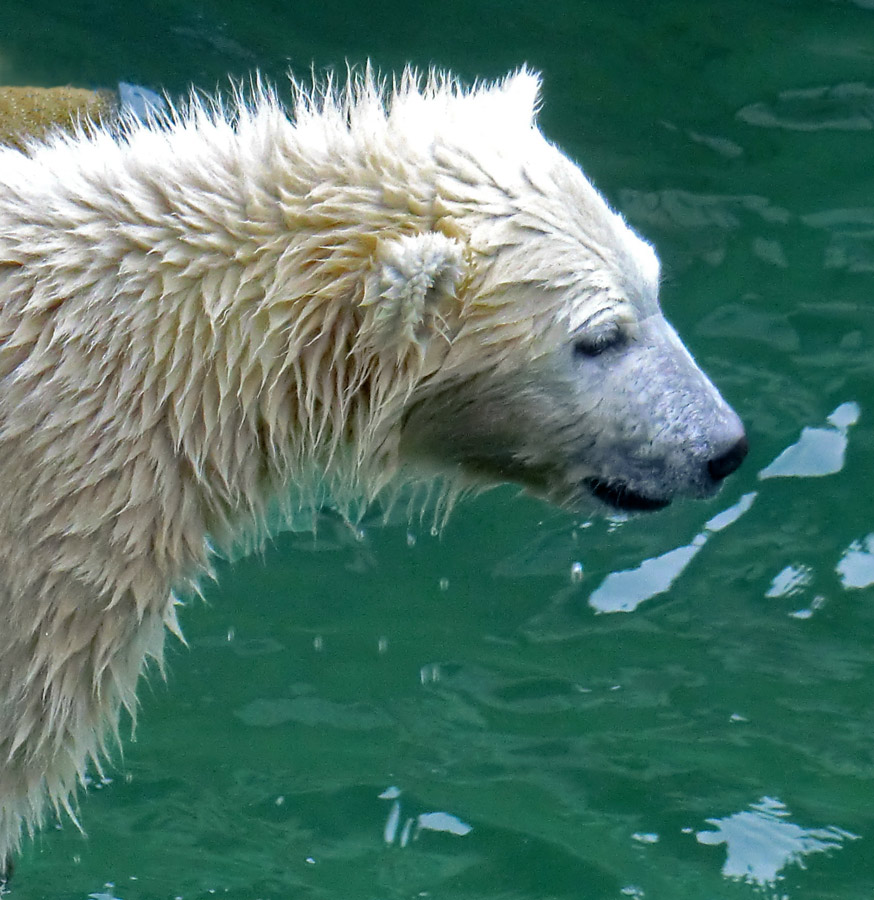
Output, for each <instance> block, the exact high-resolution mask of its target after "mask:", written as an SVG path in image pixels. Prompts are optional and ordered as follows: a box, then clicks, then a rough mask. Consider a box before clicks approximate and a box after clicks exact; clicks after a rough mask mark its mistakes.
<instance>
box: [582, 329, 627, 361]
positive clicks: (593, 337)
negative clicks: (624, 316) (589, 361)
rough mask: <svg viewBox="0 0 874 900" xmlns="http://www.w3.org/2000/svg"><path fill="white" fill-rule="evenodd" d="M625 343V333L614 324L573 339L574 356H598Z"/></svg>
mask: <svg viewBox="0 0 874 900" xmlns="http://www.w3.org/2000/svg"><path fill="white" fill-rule="evenodd" d="M624 343H625V332H624V331H623V330H622V329H621V328H620V327H619V325H618V324H617V323H616V322H610V323H608V324H606V325H604V326H602V327H600V328H594V329H592V330H590V331H587V332H585V333H584V334H578V335H577V336H576V338H574V355H575V356H587V357H593V356H600V355H601V354H602V353H604V352H605V351H607V350H614V349H616V348H617V347H621V346H622V345H623V344H624Z"/></svg>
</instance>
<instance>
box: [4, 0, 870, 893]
mask: <svg viewBox="0 0 874 900" xmlns="http://www.w3.org/2000/svg"><path fill="white" fill-rule="evenodd" d="M367 56H370V57H372V58H373V59H374V61H375V62H376V63H378V64H379V65H380V66H382V67H383V68H386V69H392V68H397V67H399V66H401V65H402V64H404V63H405V62H408V61H412V62H414V63H416V64H419V65H427V64H429V63H431V62H434V63H437V64H439V65H441V66H447V67H451V68H454V69H456V70H458V71H459V72H460V73H462V74H463V75H464V76H465V77H475V76H496V75H498V74H500V73H502V72H504V71H505V70H507V69H508V68H510V67H513V66H515V65H518V64H519V63H521V62H525V61H527V62H529V63H531V64H532V65H534V66H536V67H538V68H540V69H542V70H543V72H544V73H545V107H544V111H543V114H542V124H543V127H544V130H545V131H546V132H547V134H548V135H549V136H550V137H551V138H553V139H555V140H556V141H557V142H559V143H560V144H561V145H562V146H564V147H565V148H566V149H567V150H568V151H569V152H570V153H571V154H572V155H574V156H575V157H577V158H578V159H579V160H580V161H581V162H582V163H583V164H584V166H585V168H586V169H587V171H588V172H589V173H590V174H591V175H592V176H593V178H594V179H595V181H596V183H597V184H598V185H599V186H600V187H601V188H602V190H604V191H605V192H606V194H607V195H608V196H609V197H610V199H611V200H612V201H613V202H614V203H615V204H616V205H617V206H618V207H619V208H620V209H621V210H622V211H623V212H624V213H625V214H626V215H627V216H628V218H629V219H630V221H631V222H632V223H633V224H634V225H635V226H636V227H637V228H639V229H640V230H641V231H642V232H643V233H645V234H646V235H647V236H648V237H649V238H651V239H652V240H653V241H654V242H655V243H656V244H657V246H658V248H659V250H660V253H661V255H662V258H663V261H664V264H665V271H666V279H665V284H664V291H663V302H664V306H665V309H666V310H667V312H668V315H669V316H670V317H671V318H672V320H673V321H674V323H675V324H676V325H677V327H678V329H679V331H680V333H681V334H682V335H683V336H684V337H685V338H686V340H687V342H688V343H689V345H690V346H691V347H692V349H693V351H694V353H695V354H696V356H697V357H698V359H699V361H700V362H701V363H702V364H703V366H704V367H705V368H706V369H707V370H708V372H709V373H710V374H711V375H712V376H713V378H714V380H715V381H716V382H717V383H718V385H719V386H720V388H721V390H722V391H723V393H724V394H725V396H726V397H727V398H728V399H729V400H730V401H731V402H732V403H733V405H734V406H735V407H736V409H737V410H738V412H739V413H740V414H741V415H742V416H743V418H744V420H745V421H746V423H747V426H748V430H749V435H750V440H751V445H752V451H751V454H750V458H749V459H748V461H747V463H746V464H745V465H744V467H743V469H742V470H741V472H740V473H738V475H736V476H735V477H733V478H732V479H730V482H729V484H728V485H727V487H726V489H725V490H724V491H723V493H722V495H721V496H720V497H718V498H717V499H716V500H714V501H712V502H709V503H688V504H682V505H678V506H676V507H674V508H672V509H670V510H668V511H665V512H663V513H660V514H657V515H655V516H652V517H646V518H641V519H633V520H630V521H627V522H623V523H616V522H612V523H611V522H605V521H594V522H591V523H589V522H585V521H580V520H579V519H575V518H573V517H572V516H570V515H566V514H563V513H559V512H556V511H554V510H551V509H549V508H547V507H545V506H543V505H542V504H540V503H537V502H535V501H533V500H528V499H525V498H519V497H518V496H517V495H516V492H515V491H514V490H513V489H510V488H502V489H499V490H496V491H494V492H492V493H490V494H487V495H485V496H484V497H482V498H480V499H479V500H476V501H473V502H470V503H468V504H467V505H465V506H463V507H462V508H460V509H459V510H458V511H457V512H456V514H455V515H454V517H453V519H452V520H451V521H450V523H449V526H448V527H447V529H446V531H445V533H444V534H443V535H442V536H441V537H439V538H435V537H433V536H431V535H430V533H429V532H428V530H427V529H424V530H422V529H417V530H415V531H414V532H413V533H411V534H409V535H408V530H407V527H406V526H405V525H398V526H391V527H379V526H376V525H373V526H370V525H368V526H367V527H365V529H364V532H363V534H362V535H359V536H356V535H353V534H352V533H351V532H349V531H348V529H346V528H345V527H343V526H341V525H337V524H335V523H331V522H330V521H329V522H327V523H325V526H324V528H323V530H322V532H321V534H320V539H319V541H318V542H317V543H315V544H314V543H313V541H312V539H311V538H310V537H308V536H306V535H294V534H286V535H283V536H281V537H280V538H278V539H277V540H276V542H275V543H274V544H273V545H272V546H271V547H270V548H269V549H268V550H267V551H266V552H265V553H264V555H263V558H256V559H249V560H245V561H243V562H240V563H238V564H236V565H234V566H232V567H231V566H225V567H223V569H222V571H221V581H220V585H219V586H210V587H209V589H208V590H207V602H206V603H205V604H199V603H195V604H192V605H190V606H189V608H188V609H186V610H185V611H184V615H183V625H184V627H185V631H186V634H187V637H188V640H189V643H190V648H189V649H188V650H186V649H184V648H182V647H181V646H179V645H174V646H173V647H172V648H171V651H170V654H169V663H170V665H169V675H168V679H167V684H166V685H165V684H164V683H162V682H161V681H160V679H159V678H153V679H152V681H151V683H150V684H149V685H144V687H143V689H142V690H141V692H140V693H141V698H142V710H141V715H140V720H139V724H138V728H137V734H136V741H135V742H132V743H131V742H127V743H126V746H125V749H124V755H123V758H121V759H118V760H116V764H115V765H114V766H113V767H112V769H111V770H108V772H107V775H108V776H109V777H110V778H111V781H109V782H108V783H106V784H103V785H94V786H93V787H92V789H91V790H90V791H89V792H88V796H87V798H86V799H85V801H84V802H83V804H82V808H81V820H82V824H83V827H84V828H85V829H86V830H87V833H88V838H87V839H83V838H82V836H81V835H80V834H79V833H78V832H77V831H76V830H75V828H74V827H72V826H71V825H70V824H69V823H65V824H63V825H62V826H60V827H58V828H52V827H49V828H47V829H46V830H45V831H44V832H43V833H42V834H41V835H40V836H39V837H38V838H37V840H36V841H35V843H33V844H31V845H29V846H28V848H27V849H26V851H25V852H24V853H23V855H22V856H21V858H20V860H19V863H18V869H17V874H16V880H15V882H14V887H13V891H12V897H14V898H17V900H18V898H20V900H28V898H52V900H55V898H63V900H68V898H69V900H73V898H75V900H86V898H92V900H109V898H119V900H159V898H160V900H163V898H168V900H172V898H177V897H178V898H184V900H201V898H203V900H206V898H210V897H213V896H218V897H221V896H227V897H232V898H240V900H259V898H260V900H281V898H313V900H359V898H360V900H385V898H398V900H400V898H435V900H473V898H477V900H553V898H556V900H557V898H562V900H563V898H593V900H595V898H596V900H601V898H604V900H608V898H609V900H623V898H647V900H687V898H688V900H715V898H719V900H722V898H758V897H765V898H769V900H770V898H791V900H861V898H868V897H872V896H874V852H872V846H874V537H870V535H871V534H872V532H874V512H872V493H874V486H872V484H874V482H872V477H871V472H872V467H874V432H872V428H874V404H872V402H871V394H872V375H874V349H872V341H874V316H872V293H874V166H872V162H871V161H872V158H874V3H872V2H870V0H858V2H856V3H849V2H826V0H821V2H812V0H810V2H789V0H786V2H775V0H754V2H743V0H736V2H731V3H726V4H716V3H702V2H700V0H685V2H680V0H676V2H651V3H643V2H639V0H621V2H618V0H616V2H606V0H601V2H584V0H556V2H553V3H550V4H545V3H534V2H529V3H521V2H474V0H469V2H461V0H456V2H452V0H444V2H441V3H433V4H432V3H416V4H413V3H409V4H408V3H404V2H400V0H393V2H392V0H387V2H377V3H375V4H374V5H373V7H372V8H366V5H365V4H363V3H356V4H353V3H340V2H337V0H323V2H319V3H299V2H280V0H261V2H250V3H242V2H230V0H227V2H223V3H219V2H205V0H204V2H188V3H183V2H179V0H177V2H173V0H151V2H149V0H147V2H141V3H132V2H129V0H126V2H118V3H111V2H109V0H103V2H89V3H75V4H71V3H69V2H68V0H63V2H61V0H42V2H40V3H32V2H28V3H25V2H23V0H3V4H2V6H0V81H2V82H6V83H21V84H27V83H31V84H57V83H74V84H78V85H85V86H89V85H93V86H98V85H113V84H115V83H117V82H118V81H119V80H126V81H133V82H138V83H141V84H145V85H150V86H163V87H165V88H167V89H168V90H170V91H171V92H172V91H181V90H183V89H184V88H185V86H186V85H187V84H188V83H189V82H191V81H193V82H195V83H196V84H198V85H199V86H201V87H204V88H207V89H209V88H212V87H213V86H215V85H216V84H219V83H223V81H224V79H225V77H226V75H227V73H233V74H236V75H243V74H245V73H246V72H249V71H251V70H252V69H253V68H254V67H260V68H261V69H263V70H264V71H266V72H267V73H268V74H269V75H271V76H273V77H275V78H281V77H282V73H283V71H284V70H285V69H286V67H287V66H288V65H293V66H295V67H297V68H298V69H299V70H301V71H305V70H307V69H308V68H309V66H310V64H311V62H314V63H315V65H316V66H317V67H322V66H327V65H343V64H344V61H345V60H347V59H348V60H350V61H353V62H355V61H361V60H363V59H365V58H366V57H367ZM836 411H837V412H836ZM830 416H831V421H829V417H830ZM803 429H808V431H806V432H804V434H803V436H802V431H803ZM799 441H800V443H799ZM792 446H795V449H793V450H791V451H789V452H788V454H787V456H784V457H782V458H781V459H780V460H779V461H778V462H777V463H775V464H774V466H771V463H772V462H773V461H774V460H775V458H777V457H778V456H779V455H780V454H781V453H782V452H783V451H784V450H786V448H788V447H792ZM762 470H764V474H765V475H768V476H774V477H763V478H760V477H759V472H761V471H762ZM725 510H730V512H729V513H727V514H725V515H722V516H719V514H720V513H722V512H723V511H725ZM708 523H709V524H708ZM575 563H579V564H581V565H582V572H581V573H580V572H579V566H576V567H575V565H574V564H575ZM616 573H625V574H618V575H617V574H616ZM381 795H382V796H381ZM434 813H442V814H443V815H442V816H441V815H438V816H434V815H431V816H429V815H428V814H434ZM420 816H424V818H421V819H420V818H419V817H420Z"/></svg>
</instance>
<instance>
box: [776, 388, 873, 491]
mask: <svg viewBox="0 0 874 900" xmlns="http://www.w3.org/2000/svg"><path fill="white" fill-rule="evenodd" d="M827 421H828V422H829V424H830V425H831V426H832V427H831V428H805V429H803V430H802V432H801V437H800V438H799V439H798V441H797V443H795V444H792V446H790V447H787V448H786V449H785V450H784V451H783V452H782V453H781V454H780V455H779V456H778V457H777V458H776V459H775V460H774V461H773V462H772V463H771V464H770V465H768V466H765V468H764V469H762V471H761V472H759V478H761V479H763V480H764V479H766V478H793V477H794V478H817V477H821V476H823V475H834V474H835V473H836V472H840V471H841V469H842V468H843V467H844V455H845V454H846V451H847V431H848V429H849V428H850V426H851V425H855V424H856V422H858V421H859V404H858V403H853V402H849V403H842V404H841V405H840V406H839V407H838V408H837V409H836V410H835V411H834V412H833V413H832V414H831V415H830V416H829V417H828V419H827Z"/></svg>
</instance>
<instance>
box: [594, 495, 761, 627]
mask: <svg viewBox="0 0 874 900" xmlns="http://www.w3.org/2000/svg"><path fill="white" fill-rule="evenodd" d="M755 499H756V492H755V491H753V492H752V493H749V494H744V495H743V497H741V498H740V500H738V502H737V503H735V504H734V505H733V506H730V507H729V508H728V509H725V510H723V511H722V512H721V513H719V514H718V515H715V516H714V517H713V518H712V519H710V521H708V522H707V523H706V524H705V525H704V530H703V531H702V532H700V533H699V534H696V535H695V537H694V538H692V541H691V543H689V544H686V545H685V546H683V547H677V548H676V549H674V550H669V551H668V552H667V553H663V554H662V555H661V556H656V557H653V558H652V559H645V560H644V561H643V562H642V563H641V564H640V565H639V566H637V567H636V568H634V569H625V570H623V571H620V572H611V573H610V574H609V575H608V576H607V577H606V578H605V579H604V580H603V581H602V582H601V584H600V585H598V587H597V588H595V590H594V591H592V593H591V595H590V597H589V606H591V607H592V608H593V609H595V610H596V611H597V612H599V613H609V612H632V611H633V610H635V609H637V607H638V606H639V605H640V604H641V603H643V601H644V600H649V599H650V598H651V597H655V596H657V595H658V594H663V593H664V592H665V591H667V590H668V589H669V588H670V586H671V585H672V584H673V583H674V581H676V579H677V578H678V577H679V576H680V574H681V573H682V572H683V570H684V569H685V568H686V566H688V565H689V563H690V562H691V561H692V560H693V559H694V558H695V556H696V555H697V554H698V552H699V551H700V550H701V548H702V547H703V546H704V544H706V543H707V541H708V539H709V538H710V536H711V535H712V534H714V533H715V532H717V531H722V529H723V528H727V527H728V526H729V525H731V524H732V523H733V522H736V521H737V520H738V519H739V518H740V517H741V516H742V515H743V514H744V513H745V512H746V511H747V510H748V509H749V508H750V507H751V506H752V505H753V501H754V500H755Z"/></svg>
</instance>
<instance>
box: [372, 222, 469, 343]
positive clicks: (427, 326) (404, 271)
mask: <svg viewBox="0 0 874 900" xmlns="http://www.w3.org/2000/svg"><path fill="white" fill-rule="evenodd" d="M464 269H465V259H464V248H463V246H462V245H461V243H460V242H459V241H457V240H455V239H454V238H451V237H447V236H446V235H444V234H440V233H439V232H435V231H430V232H427V233H426V234H415V235H405V236H403V237H398V238H392V239H389V240H382V241H380V242H379V243H378V244H377V248H376V253H375V254H374V264H373V269H372V271H371V272H369V273H368V275H367V278H366V280H365V284H364V297H363V298H362V300H361V306H362V307H363V308H364V312H365V317H364V322H363V323H362V327H361V336H362V337H365V338H368V339H369V341H370V342H371V343H372V344H374V345H376V347H378V348H379V349H381V350H386V349H389V348H390V347H392V346H394V347H395V348H396V349H397V351H398V353H399V354H403V353H405V352H406V351H407V350H408V349H412V347H415V346H418V347H419V349H421V350H424V348H425V346H426V344H427V343H428V341H429V340H430V338H431V337H432V336H433V335H434V334H439V333H442V330H443V325H444V323H445V318H444V316H445V314H446V313H447V312H448V310H449V309H450V304H451V302H452V301H453V300H455V298H456V294H457V291H458V288H459V285H460V283H461V281H462V278H463V277H464Z"/></svg>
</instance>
